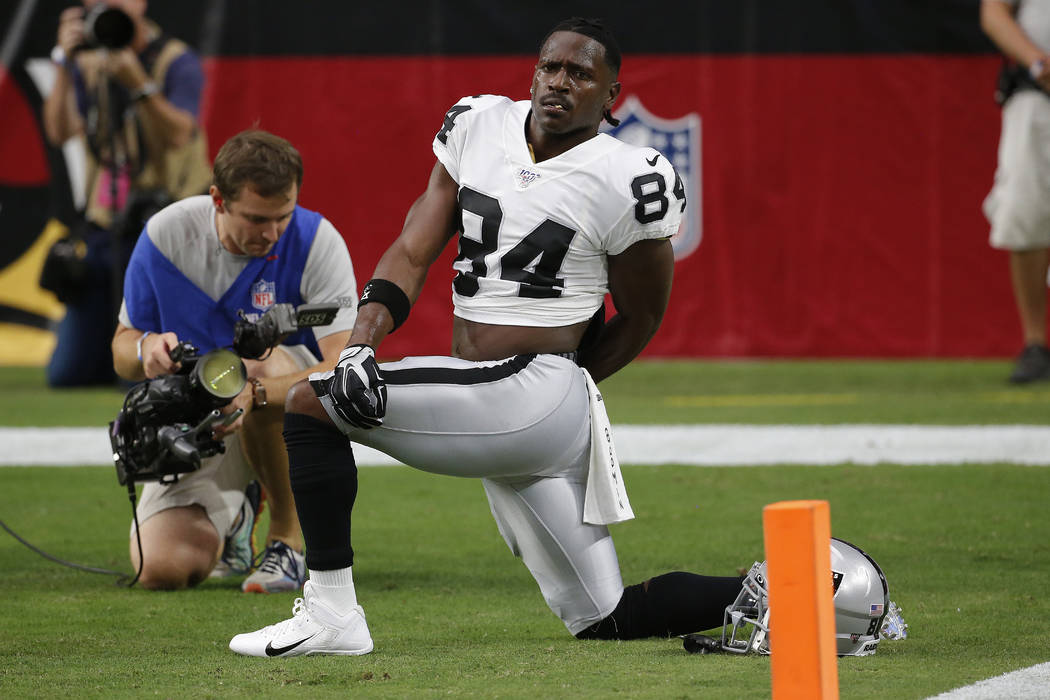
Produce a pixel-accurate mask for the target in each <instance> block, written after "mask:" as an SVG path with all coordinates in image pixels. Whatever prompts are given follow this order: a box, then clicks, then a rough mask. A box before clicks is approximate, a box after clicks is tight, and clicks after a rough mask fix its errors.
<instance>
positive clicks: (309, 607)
mask: <svg viewBox="0 0 1050 700" xmlns="http://www.w3.org/2000/svg"><path fill="white" fill-rule="evenodd" d="M230 649H231V650H233V651H235V652H237V653H238V654H244V655H245V656H263V657H266V656H282V657H283V656H310V655H313V654H335V655H341V656H360V655H361V654H367V653H368V652H370V651H372V635H371V634H370V633H369V631H368V623H367V622H366V621H365V611H364V610H362V609H361V606H360V605H355V606H354V607H353V608H351V610H350V612H348V613H347V614H345V615H339V614H338V613H336V612H335V611H334V610H332V609H331V608H330V607H328V606H327V605H325V604H324V603H322V602H321V601H320V600H318V599H317V596H316V594H315V593H314V591H313V586H312V584H311V583H310V582H309V581H307V582H306V585H304V586H303V597H302V598H296V599H295V605H294V606H293V607H292V617H291V618H289V619H287V620H284V621H283V622H278V623H277V624H276V625H270V626H269V627H263V628H262V629H261V630H258V631H256V632H247V633H245V634H238V635H237V636H236V637H234V638H233V639H231V640H230Z"/></svg>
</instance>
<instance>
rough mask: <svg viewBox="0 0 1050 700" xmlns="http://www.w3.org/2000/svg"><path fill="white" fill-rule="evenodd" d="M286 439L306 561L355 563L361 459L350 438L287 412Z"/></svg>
mask: <svg viewBox="0 0 1050 700" xmlns="http://www.w3.org/2000/svg"><path fill="white" fill-rule="evenodd" d="M284 442H285V444H286V445H287V447H288V473H289V477H290V479H291V482H292V494H293V495H294V496H295V509H296V511H297V512H298V514H299V525H300V526H301V527H302V530H303V540H304V542H305V543H306V566H307V567H308V568H310V569H314V570H326V569H343V568H346V567H348V566H352V565H353V563H354V550H353V548H352V547H351V546H350V513H351V511H352V510H353V508H354V500H355V499H356V498H357V464H356V463H355V462H354V453H353V450H352V449H351V447H350V441H349V440H348V439H347V438H346V436H345V435H343V434H342V433H341V432H339V430H338V429H336V428H335V427H334V426H332V425H329V424H328V423H324V422H322V421H319V420H317V419H316V418H313V417H311V416H307V415H303V414H301V413H286V414H285V416H284Z"/></svg>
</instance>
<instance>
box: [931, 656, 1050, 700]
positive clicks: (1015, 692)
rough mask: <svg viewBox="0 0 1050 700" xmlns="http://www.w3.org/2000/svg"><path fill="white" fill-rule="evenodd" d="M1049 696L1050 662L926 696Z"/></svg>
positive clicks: (942, 699) (1035, 699)
mask: <svg viewBox="0 0 1050 700" xmlns="http://www.w3.org/2000/svg"><path fill="white" fill-rule="evenodd" d="M1047 697H1050V662H1047V663H1044V664H1037V665H1035V666H1029V667H1028V668H1022V669H1021V670H1020V671H1013V672H1012V673H1004V674H1003V675H1001V676H996V677H995V678H986V679H985V680H983V681H977V682H976V683H974V684H973V685H967V686H963V687H962V688H956V689H955V690H949V691H948V692H947V693H941V694H940V695H934V696H933V697H931V698H927V700H1001V699H1002V698H1010V699H1011V700H1045V698H1047Z"/></svg>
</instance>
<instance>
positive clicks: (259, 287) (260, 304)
mask: <svg viewBox="0 0 1050 700" xmlns="http://www.w3.org/2000/svg"><path fill="white" fill-rule="evenodd" d="M276 301H277V285H276V284H274V283H273V282H267V281H266V280H259V281H258V282H256V283H255V284H253V285H252V306H254V307H255V308H257V309H258V310H259V311H266V310H267V309H268V308H270V307H271V306H273V305H274V302H276Z"/></svg>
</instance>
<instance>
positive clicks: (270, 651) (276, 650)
mask: <svg viewBox="0 0 1050 700" xmlns="http://www.w3.org/2000/svg"><path fill="white" fill-rule="evenodd" d="M316 636H317V635H316V634H311V635H310V636H309V637H304V638H303V639H300V640H299V641H298V642H295V643H294V644H289V645H288V646H286V647H275V646H274V645H273V642H267V643H266V655H267V656H280V655H281V654H285V653H287V652H289V651H291V650H292V649H294V648H296V647H297V646H299V645H300V644H302V643H303V642H308V641H310V640H311V639H313V638H314V637H316Z"/></svg>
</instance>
